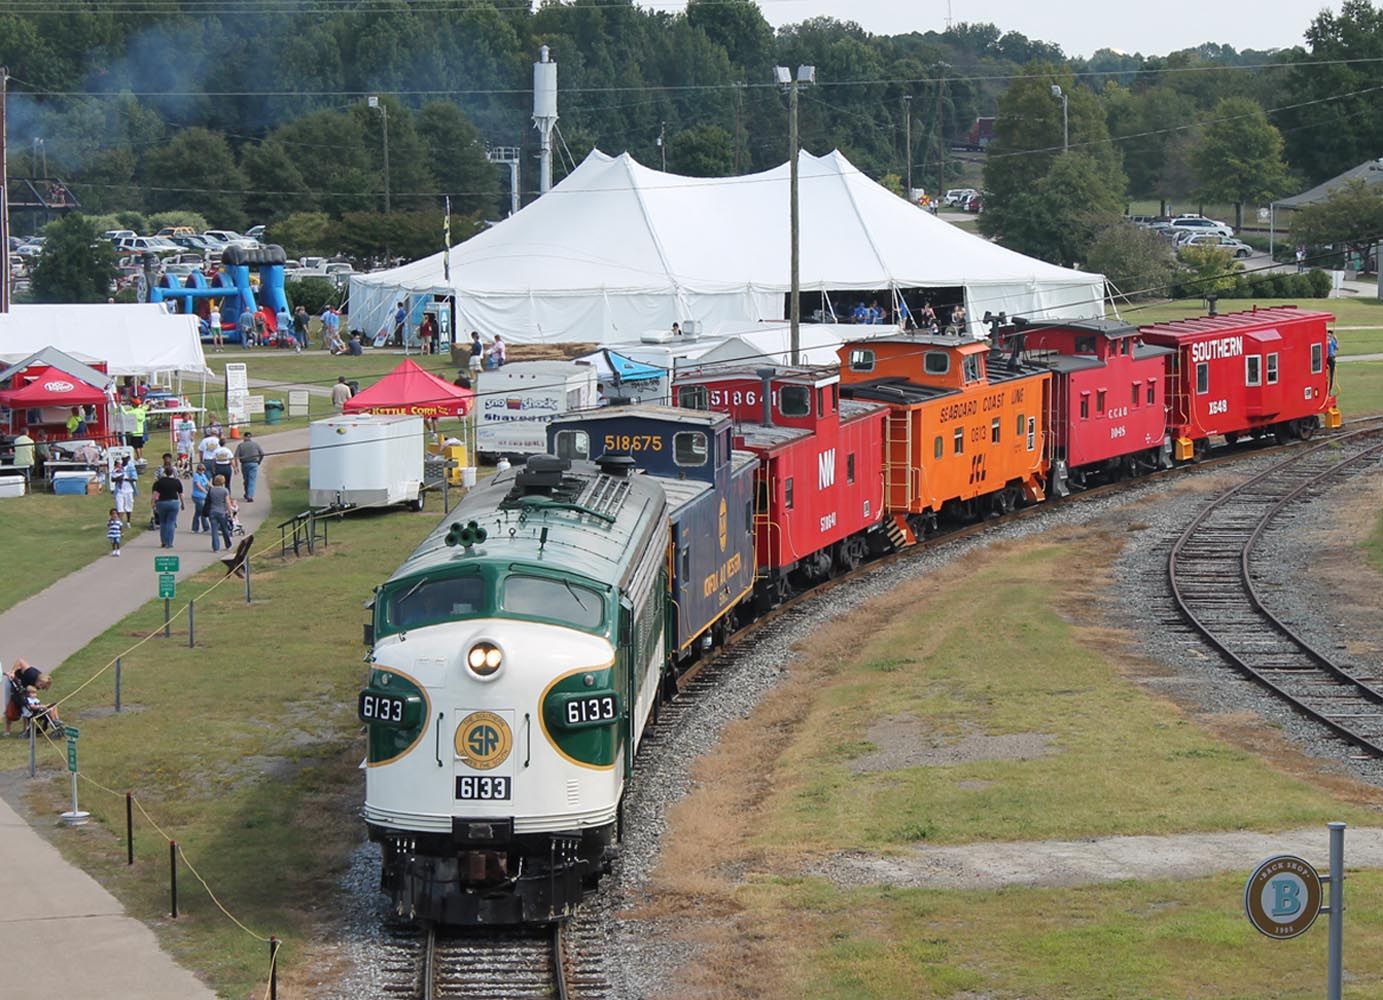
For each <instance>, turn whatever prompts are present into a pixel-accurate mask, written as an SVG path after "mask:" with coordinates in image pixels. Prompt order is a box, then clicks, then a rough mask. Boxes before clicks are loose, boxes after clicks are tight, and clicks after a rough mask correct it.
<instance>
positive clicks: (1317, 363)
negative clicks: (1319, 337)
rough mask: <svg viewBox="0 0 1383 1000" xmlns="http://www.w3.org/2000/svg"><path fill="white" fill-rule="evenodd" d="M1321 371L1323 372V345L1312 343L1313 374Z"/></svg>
mask: <svg viewBox="0 0 1383 1000" xmlns="http://www.w3.org/2000/svg"><path fill="white" fill-rule="evenodd" d="M1320 373H1321V345H1320V344H1312V345H1311V374H1312V375H1319V374H1320Z"/></svg>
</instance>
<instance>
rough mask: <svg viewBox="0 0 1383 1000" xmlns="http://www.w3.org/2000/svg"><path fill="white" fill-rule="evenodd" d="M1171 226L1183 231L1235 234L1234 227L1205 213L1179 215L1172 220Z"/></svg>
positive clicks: (1224, 234)
mask: <svg viewBox="0 0 1383 1000" xmlns="http://www.w3.org/2000/svg"><path fill="white" fill-rule="evenodd" d="M1171 228H1172V229H1173V230H1180V231H1182V232H1191V233H1215V234H1216V235H1218V236H1233V235H1234V227H1233V226H1231V225H1229V224H1228V223H1225V222H1219V221H1217V220H1215V219H1207V218H1206V217H1205V216H1203V215H1178V216H1177V217H1176V218H1174V219H1173V220H1172V224H1171Z"/></svg>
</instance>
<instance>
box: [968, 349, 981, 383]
mask: <svg viewBox="0 0 1383 1000" xmlns="http://www.w3.org/2000/svg"><path fill="white" fill-rule="evenodd" d="M979 380H980V356H979V355H978V354H971V355H968V356H967V357H966V359H965V381H967V382H978V381H979Z"/></svg>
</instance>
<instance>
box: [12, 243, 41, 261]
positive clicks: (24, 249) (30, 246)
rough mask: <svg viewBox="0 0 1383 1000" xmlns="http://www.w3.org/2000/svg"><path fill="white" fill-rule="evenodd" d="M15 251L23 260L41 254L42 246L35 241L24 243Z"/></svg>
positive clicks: (35, 257)
mask: <svg viewBox="0 0 1383 1000" xmlns="http://www.w3.org/2000/svg"><path fill="white" fill-rule="evenodd" d="M15 253H16V254H18V255H19V256H20V257H23V258H24V259H25V260H35V259H37V258H38V257H39V256H41V255H42V253H43V247H41V246H39V245H38V244H35V243H25V244H24V245H23V246H21V247H19V249H17V250H15Z"/></svg>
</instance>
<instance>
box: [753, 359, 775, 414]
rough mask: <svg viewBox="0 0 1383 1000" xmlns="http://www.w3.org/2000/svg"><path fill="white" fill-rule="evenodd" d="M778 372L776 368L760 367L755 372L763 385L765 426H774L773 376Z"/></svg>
mask: <svg viewBox="0 0 1383 1000" xmlns="http://www.w3.org/2000/svg"><path fill="white" fill-rule="evenodd" d="M776 372H777V369H776V368H760V369H758V370H757V371H755V372H754V374H755V375H757V376H759V381H760V383H761V384H762V385H763V397H764V426H765V427H772V426H773V376H774V374H775V373H776Z"/></svg>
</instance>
